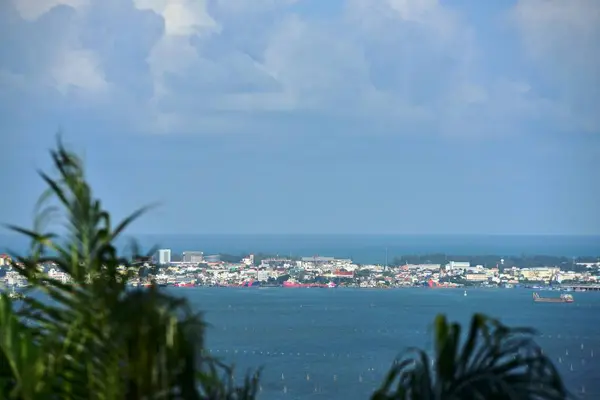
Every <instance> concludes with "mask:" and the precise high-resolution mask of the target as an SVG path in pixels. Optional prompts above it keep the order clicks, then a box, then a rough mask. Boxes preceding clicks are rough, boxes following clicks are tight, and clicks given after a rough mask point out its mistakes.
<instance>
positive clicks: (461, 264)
mask: <svg viewBox="0 0 600 400" xmlns="http://www.w3.org/2000/svg"><path fill="white" fill-rule="evenodd" d="M470 267H471V263H470V262H468V261H450V262H449V263H448V264H446V270H448V271H452V270H456V269H467V268H470Z"/></svg>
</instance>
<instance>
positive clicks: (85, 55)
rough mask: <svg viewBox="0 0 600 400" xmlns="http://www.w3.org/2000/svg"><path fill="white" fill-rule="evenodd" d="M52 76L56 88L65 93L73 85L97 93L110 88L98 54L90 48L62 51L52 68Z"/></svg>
mask: <svg viewBox="0 0 600 400" xmlns="http://www.w3.org/2000/svg"><path fill="white" fill-rule="evenodd" d="M51 76H52V79H53V80H54V82H55V85H56V88H57V89H58V90H59V91H60V92H62V93H63V94H67V93H68V91H69V89H70V88H73V87H74V88H78V89H83V90H85V91H90V92H93V93H96V94H97V93H100V92H104V91H105V90H107V89H108V83H107V82H106V80H105V78H104V76H103V71H102V70H101V68H100V66H99V62H98V60H97V57H96V54H95V53H93V52H91V51H88V50H72V49H68V50H66V51H64V52H61V54H60V57H59V58H58V60H57V63H56V64H55V65H54V66H53V67H52V69H51Z"/></svg>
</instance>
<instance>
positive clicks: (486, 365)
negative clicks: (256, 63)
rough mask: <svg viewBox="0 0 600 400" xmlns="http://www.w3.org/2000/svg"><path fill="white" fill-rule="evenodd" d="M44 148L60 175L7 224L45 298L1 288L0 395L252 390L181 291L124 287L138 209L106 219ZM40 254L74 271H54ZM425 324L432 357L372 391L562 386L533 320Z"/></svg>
mask: <svg viewBox="0 0 600 400" xmlns="http://www.w3.org/2000/svg"><path fill="white" fill-rule="evenodd" d="M52 157H53V160H54V164H55V166H56V168H57V169H58V177H57V178H56V179H53V178H51V177H50V176H48V175H46V174H43V173H41V176H42V178H43V179H44V181H45V182H46V183H47V184H48V187H49V189H48V192H47V193H45V194H44V195H43V196H42V198H41V202H40V211H39V215H38V217H39V218H38V219H37V220H36V224H35V227H34V229H33V230H27V229H23V228H18V227H11V228H12V229H13V230H14V231H17V232H20V233H21V234H23V235H26V236H28V237H29V238H30V239H31V250H30V254H29V255H27V256H24V257H19V258H17V259H16V260H15V262H14V263H13V268H14V269H15V270H17V271H18V272H19V274H21V275H22V276H23V277H24V278H26V279H27V280H28V281H29V283H30V284H31V288H30V289H29V290H33V291H34V292H35V293H43V294H44V296H45V297H46V299H45V301H40V300H39V296H28V297H26V298H25V300H24V302H23V304H22V305H21V307H19V308H18V309H17V307H15V306H16V305H15V304H13V303H12V301H11V300H10V299H9V298H8V297H7V296H5V295H2V296H0V398H10V399H19V400H34V399H36V400H37V399H98V400H100V399H102V400H113V399H114V400H117V399H232V400H233V399H253V398H255V397H256V394H257V387H258V379H259V376H258V373H255V374H253V375H251V376H247V377H246V378H245V380H244V382H243V383H242V384H241V385H239V386H237V385H236V384H235V382H234V380H233V378H232V370H231V368H230V367H228V366H226V365H223V364H221V363H220V362H219V361H218V360H215V359H213V358H211V357H208V356H206V355H205V354H204V352H202V349H203V344H204V343H203V339H204V328H205V326H204V323H203V321H202V318H201V316H200V315H198V314H195V313H193V312H192V310H191V309H190V308H189V305H188V303H187V302H186V301H185V300H183V299H179V298H176V297H173V296H170V295H167V294H165V293H163V292H160V291H159V290H157V289H156V288H155V287H151V288H150V289H147V290H127V288H126V283H127V280H128V279H130V278H131V277H133V276H134V275H136V274H138V273H139V271H137V270H136V269H134V268H133V267H130V266H129V264H128V263H127V260H125V259H123V258H120V257H119V256H118V255H117V250H116V248H115V240H116V239H117V238H118V236H119V235H120V234H121V233H122V232H123V230H124V229H125V228H126V227H127V226H128V225H129V224H130V223H131V222H132V221H133V220H135V219H136V218H138V217H139V216H140V215H141V214H142V213H143V212H144V211H145V210H140V211H138V212H136V213H134V214H133V215H132V216H131V217H129V218H127V219H125V220H124V221H123V222H121V223H120V224H118V225H116V226H114V227H113V225H112V223H111V219H110V215H109V213H108V212H107V211H105V210H104V209H103V208H102V206H101V203H100V202H99V200H97V199H95V198H94V197H93V194H92V192H91V189H90V187H89V185H88V184H87V182H86V180H85V176H84V172H83V167H82V165H81V163H80V161H79V159H78V158H77V157H75V156H74V155H73V154H71V153H69V152H67V151H65V149H64V148H63V147H62V146H61V145H60V144H59V146H58V149H57V150H56V151H54V152H52ZM57 213H58V214H57ZM50 216H58V217H59V218H60V219H59V220H60V221H62V222H63V223H64V227H65V228H66V232H67V234H66V235H63V236H58V235H56V234H52V233H44V229H43V228H44V227H43V226H42V223H43V222H44V221H46V220H47V218H48V217H50ZM135 253H137V252H136V249H135V246H133V247H132V254H135ZM40 264H52V265H53V267H54V268H56V269H58V270H60V271H63V272H65V273H66V274H67V275H68V276H69V277H70V278H71V280H72V283H71V284H64V283H62V282H60V281H58V280H56V279H53V278H51V277H50V276H48V275H47V274H46V273H44V272H42V271H40V269H39V268H38V265H40ZM123 267H124V268H123ZM434 332H435V334H434V336H435V356H434V358H433V359H430V358H429V357H428V356H427V355H426V353H425V352H423V351H422V350H419V349H413V350H410V351H409V352H407V353H406V354H405V356H403V357H402V358H400V359H398V360H397V361H396V362H395V363H394V365H393V366H392V368H391V369H390V371H389V373H388V375H387V377H386V379H385V381H384V382H383V384H382V386H381V388H380V389H378V390H377V391H376V392H375V393H374V394H373V396H372V398H373V399H374V400H392V399H419V400H425V399H426V400H429V399H436V400H446V399H456V400H459V399H467V400H469V399H473V400H475V399H523V400H533V399H547V400H553V399H566V398H568V394H567V391H566V390H565V388H564V386H563V384H562V381H561V379H560V376H559V374H558V373H557V371H556V369H555V368H554V366H553V365H552V362H551V361H550V360H549V359H548V358H547V357H545V356H544V355H543V353H542V352H541V350H540V348H539V347H538V346H537V345H536V344H535V343H534V341H533V339H532V335H531V332H530V331H527V330H521V329H509V328H507V327H505V326H503V325H501V324H499V323H498V322H496V321H494V320H490V319H488V318H486V317H484V316H482V315H475V316H474V317H473V319H472V322H471V326H470V329H469V333H468V335H467V338H466V340H465V342H464V343H463V344H462V345H461V327H460V325H458V324H449V323H448V322H447V321H446V319H445V318H444V317H443V316H438V317H437V319H436V321H435V326H434ZM432 361H433V362H432Z"/></svg>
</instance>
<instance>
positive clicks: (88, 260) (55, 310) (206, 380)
mask: <svg viewBox="0 0 600 400" xmlns="http://www.w3.org/2000/svg"><path fill="white" fill-rule="evenodd" d="M52 159H53V161H54V165H55V167H56V168H57V170H58V177H57V178H51V177H50V176H49V175H46V174H44V173H40V175H41V177H42V179H43V180H44V181H45V182H46V183H47V185H48V191H47V192H46V193H44V195H43V196H42V198H41V199H40V203H39V208H38V218H37V220H36V224H35V226H34V229H32V230H28V229H24V228H20V227H15V226H11V227H10V228H11V229H12V230H13V231H15V232H19V233H21V234H23V235H26V236H27V237H29V238H30V240H31V250H30V254H28V255H27V256H22V257H17V258H16V259H15V260H14V262H13V264H12V267H13V268H14V269H15V270H16V271H17V272H18V273H19V274H20V275H21V276H22V277H23V278H25V279H27V281H28V282H29V284H30V289H29V294H30V295H29V296H27V297H26V298H25V299H24V301H23V303H22V305H21V307H20V308H19V309H17V307H16V304H13V302H12V301H11V299H9V298H8V296H5V295H2V296H0V398H10V399H22V400H34V399H106V400H110V399H125V398H127V399H150V398H152V399H157V398H161V399H162V398H164V399H178V398H185V399H251V398H254V397H255V394H256V389H257V382H258V373H256V374H253V375H252V376H247V377H246V378H245V380H244V382H243V383H242V385H240V386H236V385H235V384H234V381H233V372H232V369H231V368H230V367H228V366H226V365H223V364H222V363H220V362H219V361H218V360H216V359H213V358H211V357H209V356H207V355H206V354H204V352H203V351H202V349H203V345H204V343H203V339H204V328H205V325H204V323H203V321H202V318H201V316H200V315H198V314H195V313H193V312H192V310H191V309H190V308H189V306H188V304H187V302H186V301H184V300H182V299H178V298H175V297H172V296H169V295H167V294H165V293H163V292H161V291H159V290H158V289H157V288H155V287H152V288H150V289H149V290H128V289H127V287H126V283H127V281H128V279H130V278H131V277H132V276H133V275H134V274H135V273H136V269H134V268H132V267H130V266H129V264H128V262H127V260H126V259H124V258H121V257H119V256H118V255H117V250H116V247H115V241H116V239H117V238H118V237H119V235H120V234H121V233H122V232H123V231H124V230H125V228H127V226H129V224H130V223H131V222H132V221H134V220H135V219H136V218H138V217H139V216H140V215H142V214H143V213H144V212H145V210H146V209H141V210H139V211H136V212H135V213H133V214H132V215H131V216H130V217H128V218H126V219H125V220H124V221H122V222H121V223H119V224H118V225H116V226H113V225H112V223H111V218H110V214H109V213H108V212H107V211H106V210H104V209H103V208H102V205H101V203H100V201H99V200H97V199H96V198H94V197H93V193H92V191H91V188H90V187H89V185H88V184H87V181H86V179H85V175H84V170H83V166H82V164H81V162H80V160H79V159H78V158H77V157H75V156H74V155H73V154H71V153H69V152H67V151H66V150H65V148H64V147H63V146H62V144H61V143H60V142H59V144H58V148H57V150H55V151H53V152H52ZM49 217H58V218H59V220H60V221H61V222H63V225H64V226H63V228H66V234H65V235H62V236H59V235H56V234H54V233H45V232H44V231H43V225H42V224H43V223H44V222H48V218H49ZM132 250H133V253H136V252H137V251H136V250H137V249H136V247H135V246H133V247H132ZM42 265H51V266H52V267H53V268H55V269H58V270H60V271H62V272H64V273H65V274H66V276H68V278H69V280H70V282H69V283H64V282H62V281H59V280H57V279H55V278H53V277H50V276H49V275H48V274H47V273H45V272H44V271H43V269H42V268H40V266H42Z"/></svg>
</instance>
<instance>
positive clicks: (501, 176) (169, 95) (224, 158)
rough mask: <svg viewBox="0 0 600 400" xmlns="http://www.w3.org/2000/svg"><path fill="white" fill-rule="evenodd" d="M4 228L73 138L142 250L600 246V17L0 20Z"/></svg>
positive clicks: (341, 1)
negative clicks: (403, 240) (570, 240)
mask: <svg viewBox="0 0 600 400" xmlns="http://www.w3.org/2000/svg"><path fill="white" fill-rule="evenodd" d="M0 37H2V38H3V39H2V40H1V41H0V132H1V133H0V139H1V141H0V143H1V145H0V149H2V150H3V151H2V153H1V156H0V185H1V187H2V194H1V195H0V221H3V222H4V221H6V222H14V223H28V221H30V220H31V213H32V209H33V204H34V202H35V199H36V196H37V195H38V194H39V192H40V191H41V190H42V186H41V184H40V182H39V179H38V178H37V177H36V174H35V169H36V168H47V166H48V158H49V157H48V149H49V148H50V146H52V145H53V143H54V140H55V134H56V132H57V131H58V130H59V129H60V130H62V132H63V136H64V138H65V141H66V143H67V144H68V145H69V146H70V148H72V149H73V150H76V151H77V152H79V153H80V154H82V155H83V156H84V158H85V160H86V163H87V166H88V172H89V175H90V179H91V180H92V182H93V184H94V186H95V188H96V190H97V192H98V194H99V195H100V196H101V197H102V198H103V199H104V200H105V202H106V204H107V206H108V207H109V208H110V209H111V210H113V211H114V212H115V213H116V214H117V216H122V215H124V214H125V213H126V212H128V211H131V210H133V209H135V208H136V207H137V206H140V205H143V204H146V203H150V202H154V201H159V202H161V203H162V204H163V205H162V206H161V207H160V208H159V209H158V210H157V211H154V212H153V213H151V214H150V215H148V216H147V217H145V218H144V219H143V220H142V221H140V222H139V223H137V225H135V227H134V228H133V231H135V232H147V233H224V232H226V233H229V232H233V233H264V232H266V233H330V232H334V233H418V234H422V233H547V234H561V233H563V234H594V233H595V234H598V233H600V186H599V183H600V113H599V112H597V111H598V108H599V105H600V91H599V88H600V1H598V0H511V1H499V0H498V1H479V0H470V1H468V0H463V1H459V0H446V1H442V0H3V1H0Z"/></svg>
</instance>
